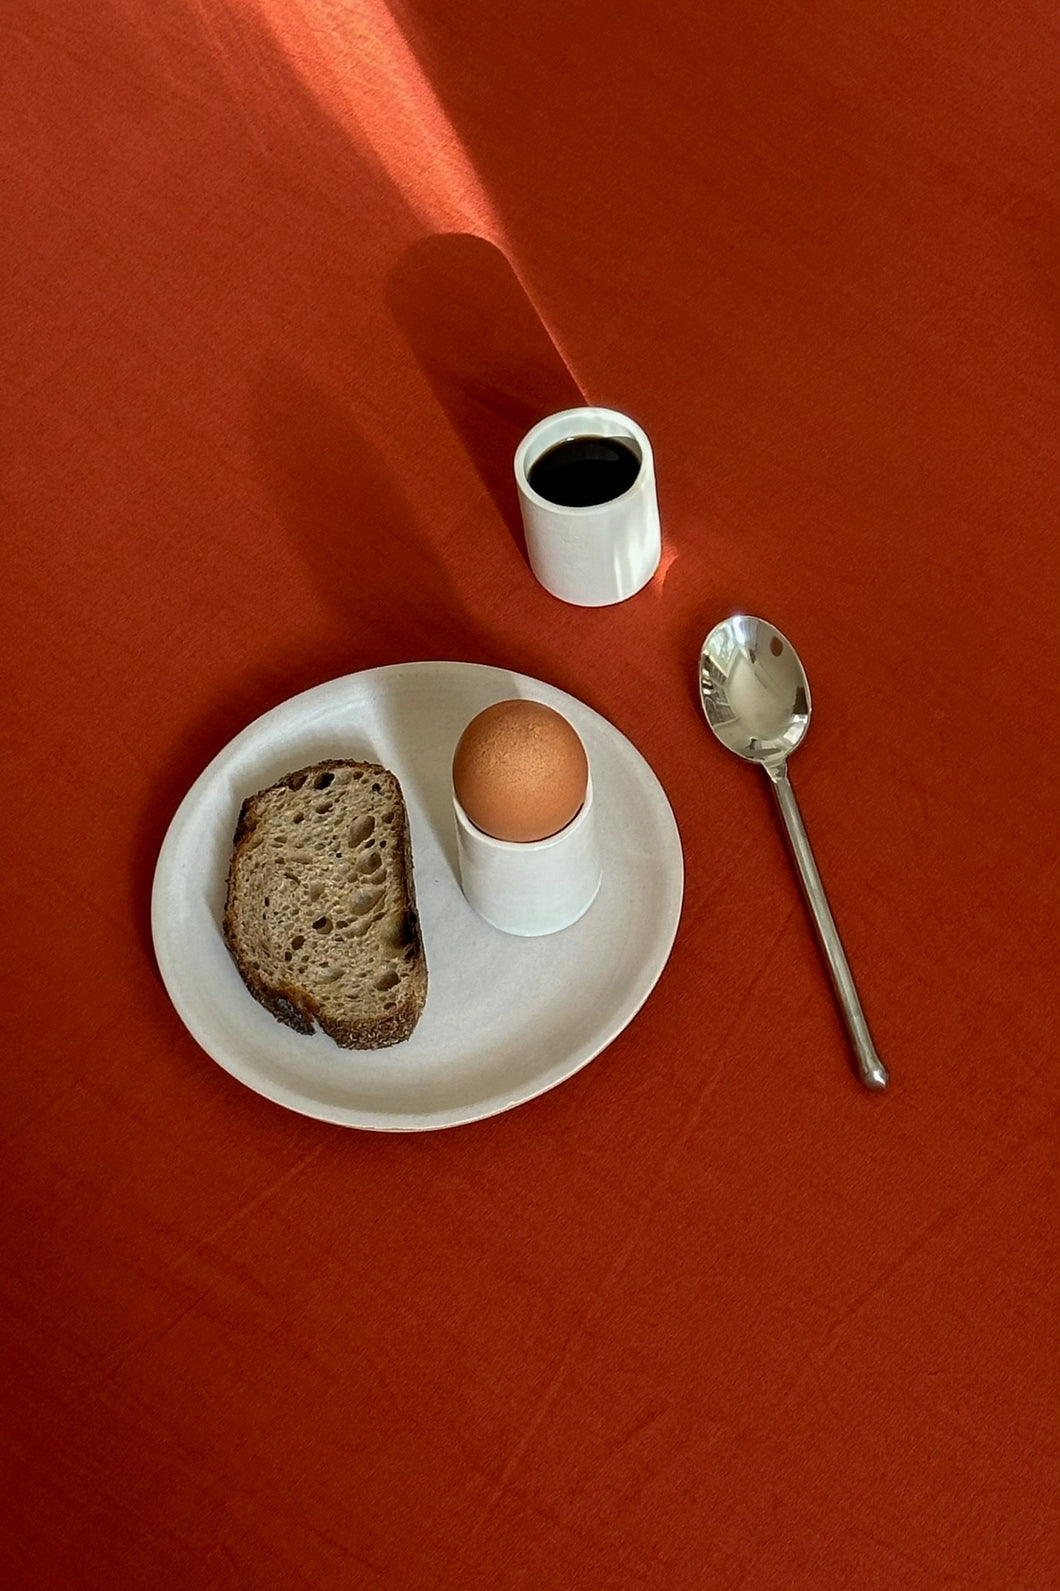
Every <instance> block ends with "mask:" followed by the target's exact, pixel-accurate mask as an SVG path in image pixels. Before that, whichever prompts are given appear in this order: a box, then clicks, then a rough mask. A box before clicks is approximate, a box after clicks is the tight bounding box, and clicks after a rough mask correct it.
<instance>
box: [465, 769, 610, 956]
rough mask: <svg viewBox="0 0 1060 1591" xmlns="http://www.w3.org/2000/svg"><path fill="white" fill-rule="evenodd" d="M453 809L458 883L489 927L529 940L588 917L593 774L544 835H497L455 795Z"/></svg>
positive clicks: (595, 855) (593, 871)
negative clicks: (575, 804)
mask: <svg viewBox="0 0 1060 1591" xmlns="http://www.w3.org/2000/svg"><path fill="white" fill-rule="evenodd" d="M453 811H454V813H455V814H456V841H457V857H458V860H459V864H460V887H461V889H462V890H463V892H464V895H465V897H466V899H467V902H468V904H469V905H470V906H471V907H472V908H473V909H474V910H475V911H476V912H477V913H478V915H479V916H480V917H481V918H483V919H484V921H485V922H487V923H489V924H490V926H491V927H493V928H499V929H500V931H501V932H502V933H505V934H517V935H519V936H520V937H522V938H524V939H531V938H537V937H539V936H541V935H542V934H554V933H558V932H559V930H560V929H561V928H569V927H570V925H571V923H576V922H577V921H578V919H579V917H584V915H585V913H586V912H587V911H588V910H589V907H590V906H591V905H592V903H593V901H594V900H595V899H596V896H597V892H598V890H599V888H600V851H599V846H598V844H597V838H596V813H595V811H594V808H593V781H592V776H591V775H590V778H589V782H588V786H587V788H586V792H585V800H584V801H583V802H582V805H581V807H580V808H579V809H578V811H577V813H576V814H575V816H574V817H573V818H571V820H570V822H569V823H568V824H567V826H566V828H563V829H560V831H559V833H558V834H550V835H549V837H548V839H547V840H525V841H516V840H495V839H494V838H493V836H492V835H491V834H484V833H483V831H482V830H481V829H479V828H476V827H475V825H474V824H473V823H472V822H471V819H470V818H469V817H468V815H467V813H466V812H465V811H464V809H463V807H462V806H461V805H460V802H459V801H458V800H457V798H456V796H455V795H454V796H453Z"/></svg>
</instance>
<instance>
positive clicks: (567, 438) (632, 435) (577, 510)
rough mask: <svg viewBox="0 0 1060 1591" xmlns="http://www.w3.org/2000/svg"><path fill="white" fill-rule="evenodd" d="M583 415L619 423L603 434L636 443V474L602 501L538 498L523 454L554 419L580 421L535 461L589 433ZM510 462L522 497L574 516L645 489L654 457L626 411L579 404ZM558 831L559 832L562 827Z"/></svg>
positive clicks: (532, 436) (541, 423) (541, 424)
mask: <svg viewBox="0 0 1060 1591" xmlns="http://www.w3.org/2000/svg"><path fill="white" fill-rule="evenodd" d="M587 415H602V416H603V417H604V418H605V419H606V420H609V421H612V422H619V423H620V424H621V425H622V427H623V430H621V431H615V432H613V433H611V432H605V433H604V435H605V436H611V435H614V436H615V437H616V438H617V439H618V440H620V441H628V442H632V443H633V444H634V445H635V446H636V448H637V451H638V453H639V454H640V468H639V469H638V471H637V477H636V479H635V480H634V481H633V482H632V483H631V484H630V485H629V486H627V487H626V489H625V491H624V492H620V493H619V494H618V496H617V497H608V498H606V499H605V500H604V501H603V502H602V503H570V504H568V503H554V502H553V501H552V500H551V498H548V497H542V495H541V493H540V492H538V491H535V490H534V488H533V487H532V486H531V485H530V476H529V471H528V470H527V467H526V459H527V454H528V453H529V452H530V450H531V448H532V447H533V445H534V443H535V442H536V441H537V440H538V436H539V434H540V432H542V431H543V430H545V429H546V428H551V427H553V426H555V425H556V424H557V422H560V421H567V422H569V423H570V424H571V425H574V424H575V422H576V421H579V420H580V421H581V425H580V426H579V427H578V428H577V429H575V430H572V431H571V432H569V433H568V434H560V435H558V436H556V437H555V438H554V439H553V440H551V441H549V442H548V443H547V444H546V446H544V447H543V448H542V449H541V452H540V453H538V454H536V455H535V457H534V461H533V462H534V463H535V464H536V463H537V460H538V458H541V457H542V456H543V455H544V454H545V453H547V452H548V449H549V448H551V447H558V446H559V444H560V443H561V442H572V441H574V440H575V438H576V437H578V436H581V435H589V434H591V433H590V432H589V431H588V430H587V429H586V428H585V417H586V416H587ZM597 434H599V433H597ZM513 462H514V469H515V480H516V485H517V486H518V488H519V490H520V491H521V492H525V494H526V496H527V497H528V498H529V499H530V501H531V502H533V503H536V504H537V505H538V506H539V507H541V508H545V509H550V510H551V511H552V512H553V513H560V514H575V515H578V516H585V515H589V514H598V513H600V511H601V510H602V509H609V508H612V507H613V506H614V504H615V503H622V502H624V501H625V500H626V498H627V497H631V496H632V495H633V493H634V492H637V491H641V490H643V489H644V488H645V485H646V483H648V482H649V481H650V479H651V476H652V473H653V471H654V456H653V454H652V448H651V443H650V442H649V440H648V437H647V434H646V433H645V431H644V430H643V429H642V428H641V427H640V426H639V425H638V424H637V422H636V420H634V419H632V418H631V417H630V416H629V415H628V414H623V412H622V410H621V409H608V408H604V407H602V406H601V405H599V404H583V405H581V406H580V407H578V408H575V409H558V410H557V411H556V413H555V414H546V415H544V416H542V418H541V419H540V420H538V421H537V423H536V424H535V425H532V426H531V427H530V430H529V431H527V433H526V435H525V436H524V437H523V439H522V441H521V442H520V443H519V446H518V447H517V448H516V450H515V458H514V461H513ZM572 821H573V819H572ZM560 832H562V830H561V831H560Z"/></svg>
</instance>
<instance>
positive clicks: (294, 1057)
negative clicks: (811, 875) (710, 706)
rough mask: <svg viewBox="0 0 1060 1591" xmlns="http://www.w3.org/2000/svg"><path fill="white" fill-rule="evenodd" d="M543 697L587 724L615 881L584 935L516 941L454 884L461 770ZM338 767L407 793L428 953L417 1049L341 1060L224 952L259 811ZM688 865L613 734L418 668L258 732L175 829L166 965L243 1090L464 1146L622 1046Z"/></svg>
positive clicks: (314, 696) (583, 730) (166, 848)
mask: <svg viewBox="0 0 1060 1591" xmlns="http://www.w3.org/2000/svg"><path fill="white" fill-rule="evenodd" d="M509 697H529V698H532V699H534V700H536V701H541V702H545V703H547V704H548V705H549V706H550V707H554V708H556V709H557V710H558V711H559V712H561V713H563V714H564V715H565V716H566V717H567V718H568V719H569V720H570V722H571V723H572V724H573V725H574V727H575V729H576V730H577V731H578V733H579V735H580V736H581V737H582V741H583V743H584V745H585V748H586V751H587V753H588V756H589V761H590V764H591V766H592V771H593V785H594V789H595V792H596V798H597V819H598V831H599V838H600V845H601V853H602V863H603V882H602V884H601V887H600V893H599V894H598V895H597V897H596V900H595V902H594V903H593V905H592V906H591V907H590V908H589V910H588V912H586V914H585V916H584V917H582V919H581V920H580V921H579V922H577V923H575V924H573V926H572V927H570V928H566V929H564V930H563V931H562V932H561V933H558V934H552V935H549V936H547V937H545V938H542V939H517V938H513V937H512V936H510V935H508V934H502V933H499V932H498V931H497V930H496V929H494V928H490V927H488V926H487V924H486V923H484V922H483V921H482V920H481V919H480V918H479V917H477V916H476V915H475V913H474V912H473V911H472V910H471V908H470V906H468V904H467V902H466V901H465V899H464V896H463V894H462V893H461V890H460V885H459V883H458V880H457V872H456V836H455V831H454V827H453V812H452V792H451V784H450V765H451V762H452V754H453V749H454V747H455V745H456V742H457V740H458V739H459V737H460V734H461V732H462V730H463V728H464V726H465V725H466V724H467V723H468V721H469V720H470V719H471V718H473V717H474V716H475V714H476V713H478V712H480V711H481V710H482V709H483V708H484V707H488V706H489V705H490V704H491V703H492V702H496V701H503V700H505V699H506V698H509ZM324 757H358V758H363V759H366V760H370V761H373V762H381V763H382V764H383V765H384V766H385V767H388V768H391V769H392V770H393V771H394V773H396V774H397V776H398V778H399V779H400V781H401V786H402V789H403V791H404V794H405V802H406V805H407V807H408V812H409V821H410V824H411V829H412V847H413V861H414V869H415V882H416V898H417V905H418V907H419V912H420V919H421V922H422V927H423V937H424V944H425V947H426V952H427V964H428V970H429V978H430V987H429V991H428V995H427V1005H426V1009H425V1010H424V1013H423V1016H422V1017H421V1018H420V1021H419V1024H418V1026H417V1027H416V1030H415V1032H414V1033H413V1035H412V1037H411V1038H410V1039H408V1040H407V1041H406V1042H405V1043H403V1044H399V1045H395V1046H393V1047H391V1048H390V1049H386V1050H363V1051H361V1050H342V1049H339V1048H338V1046H337V1045H335V1044H333V1043H332V1041H331V1040H330V1039H329V1038H327V1037H326V1035H324V1034H322V1033H317V1034H315V1035H314V1036H313V1037H312V1038H306V1037H304V1036H302V1035H301V1034H298V1033H295V1032H293V1031H292V1030H291V1029H290V1028H287V1027H284V1026H283V1025H282V1024H281V1023H279V1022H277V1021H276V1020H275V1019H274V1018H273V1017H271V1016H270V1015H269V1014H268V1012H267V1011H266V1010H264V1008H263V1007H262V1006H260V1005H258V1003H257V1001H255V1000H254V999H253V998H252V997H251V995H250V994H249V993H248V992H247V990H246V988H245V987H244V985H243V982H242V980H241V978H240V976H239V974H238V972H237V971H236V969H235V966H234V965H233V963H232V960H231V958H230V956H229V954H228V951H227V949H226V948H225V944H224V940H223V939H222V937H221V928H220V923H221V916H222V912H223V908H224V895H225V880H226V877H227V872H228V861H229V856H230V854H231V848H232V837H233V834H234V832H235V826H236V819H237V817H238V815H239V808H240V805H241V803H242V801H243V799H244V797H245V796H248V795H251V794H252V793H253V792H254V791H256V790H260V789H262V788H263V787H264V786H266V785H268V784H271V783H272V782H273V780H275V779H278V778H279V777H280V776H281V775H282V774H284V773H288V772H290V771H291V770H292V769H294V768H298V767H301V766H304V765H305V764H307V763H312V762H317V761H319V760H320V759H321V758H324ZM683 888H684V864H683V858H682V853H681V841H680V837H679V835H678V832H677V825H676V823H675V821H674V816H673V813H672V811H671V810H670V804H669V802H668V801H667V799H666V795H665V794H664V792H663V789H662V787H661V785H660V784H659V781H658V780H657V779H656V777H655V775H654V774H653V773H652V771H651V769H650V768H649V767H648V764H647V763H646V762H645V761H644V759H643V757H642V756H641V755H640V753H639V752H638V751H636V750H635V749H634V747H633V746H631V745H630V743H629V741H628V740H626V739H625V737H624V736H623V735H621V734H619V732H618V730H617V729H615V728H614V726H613V725H612V724H609V723H608V722H607V720H606V719H604V718H601V717H600V715H599V714H598V713H595V712H593V711H592V709H591V708H589V707H586V706H585V704H584V703H583V702H579V701H577V700H576V699H575V698H574V697H573V696H568V695H566V694H565V692H563V691H559V690H555V689H554V688H553V687H552V686H550V685H545V684H542V683H541V681H539V680H534V679H528V678H527V677H526V676H525V675H522V674H512V673H508V672H507V671H506V670H503V669H495V668H485V667H482V666H480V665H478V664H472V663H400V664H396V665H394V666H392V667H389V668H378V669H369V670H366V671H365V672H364V673H360V674H350V675H348V676H346V677H345V678H343V679H336V680H331V681H329V682H328V683H327V684H325V685H319V686H317V687H316V688H315V689H313V690H309V691H305V692H303V693H302V694H301V695H299V696H294V697H292V698H291V699H290V700H289V701H286V702H284V703H282V705H281V706H279V707H276V708H274V709H273V710H272V711H271V712H268V713H266V714H265V715H264V716H263V717H261V718H259V719H256V720H255V722H254V723H252V724H250V725H249V726H248V727H247V728H246V729H244V730H243V731H242V733H241V734H239V735H237V736H236V737H235V739H234V740H232V741H231V742H230V743H229V745H228V746H226V747H225V749H224V750H223V751H222V752H221V753H220V754H219V755H218V756H217V757H215V758H214V760H213V762H211V763H210V765H209V767H208V768H207V769H206V770H205V772H204V773H203V774H202V775H201V776H200V777H199V778H198V780H196V782H195V784H194V785H193V786H192V788H191V789H190V790H189V792H188V794H187V795H186V796H185V798H184V800H183V802H182V803H181V805H180V807H179V808H178V810H177V812H176V815H175V816H174V818H173V821H172V823H171V824H170V827H169V831H168V833H167V835H166V838H165V841H164V843H163V846H162V850H161V852H160V854H159V859H158V865H157V868H156V871H155V880H154V890H153V895H152V901H151V924H152V932H153V935H154V943H155V952H156V955H157V957H158V964H159V967H160V969H161V972H162V977H163V979H164V981H165V984H166V988H167V989H168V991H169V995H170V998H171V999H172V1001H173V1004H174V1006H175V1007H176V1009H177V1011H178V1013H179V1015H180V1017H181V1019H182V1020H183V1022H184V1024H185V1026H186V1027H187V1029H188V1031H189V1032H190V1033H191V1035H192V1037H193V1038H194V1039H195V1040H196V1041H197V1042H198V1043H199V1044H200V1045H201V1046H202V1048H203V1049H204V1050H205V1051H206V1053H207V1054H208V1055H210V1056H211V1057H212V1058H213V1059H214V1060H215V1061H217V1062H218V1064H219V1065H221V1066H223V1067H224V1068H225V1070H226V1071H228V1072H231V1073H232V1075H233V1076H234V1077H237V1078H239V1080H240V1082H243V1083H246V1084H247V1086H248V1087H249V1088H252V1089H254V1090H255V1091H256V1092H257V1093H259V1094H263V1095H264V1096H265V1097H266V1098H267V1099H271V1100H274V1101H275V1102H276V1103H277V1104H278V1105H284V1106H286V1107H287V1108H288V1109H290V1110H297V1111H301V1112H302V1113H303V1114H304V1115H307V1116H316V1117H319V1118H320V1119H321V1120H324V1121H332V1122H338V1123H341V1124H342V1125H344V1126H348V1127H367V1128H375V1129H379V1130H383V1131H391V1132H398V1131H420V1130H423V1129H427V1128H436V1127H453V1126H456V1125H458V1124H460V1123H462V1122H470V1121H476V1120H478V1119H479V1118H481V1117H484V1116H492V1115H495V1114H496V1113H497V1112H499V1111H503V1110H508V1109H510V1108H511V1107H512V1106H514V1105H520V1104H523V1103H524V1102H525V1101H526V1100H529V1099H533V1098H534V1097H535V1096H536V1095H538V1094H542V1093H544V1092H545V1090H546V1089H549V1088H554V1087H555V1085H556V1084H557V1083H561V1082H563V1081H564V1080H565V1079H566V1078H568V1077H570V1076H571V1075H572V1074H573V1073H574V1072H576V1071H578V1070H579V1068H580V1067H582V1066H584V1065H585V1064H586V1062H588V1061H591V1060H592V1059H593V1057H594V1056H596V1055H599V1053H600V1051H601V1050H603V1049H604V1048H605V1047H606V1045H608V1044H609V1043H610V1042H611V1040H612V1039H614V1038H615V1036H616V1034H618V1033H620V1032H621V1031H622V1029H623V1028H624V1027H626V1025H627V1024H628V1023H629V1022H630V1021H631V1020H632V1018H633V1017H634V1016H635V1015H636V1013H637V1011H638V1010H639V1009H640V1007H641V1006H642V1005H643V1003H644V1001H645V1000H646V999H647V997H648V995H649V994H650V993H651V990H652V988H653V987H654V985H655V982H656V980H657V979H658V977H659V974H660V973H661V972H662V969H663V967H664V966H665V964H666V959H667V957H668V955H669V953H670V948H671V946H672V944H673V940H674V935H675V933H676V932H677V923H678V918H679V917H680V914H681V900H682V894H683Z"/></svg>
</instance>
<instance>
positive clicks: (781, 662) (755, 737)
mask: <svg viewBox="0 0 1060 1591" xmlns="http://www.w3.org/2000/svg"><path fill="white" fill-rule="evenodd" d="M699 689H700V697H701V700H702V702H703V711H704V712H705V713H706V715H707V722H708V723H709V724H710V727H711V729H713V731H714V733H715V735H717V737H718V739H719V740H720V741H721V743H722V745H723V746H726V747H727V748H728V750H729V751H733V752H735V753H736V755H737V756H738V757H743V758H745V759H746V760H747V761H748V762H761V763H773V764H776V763H778V762H783V761H784V760H785V759H786V758H787V756H788V755H789V753H791V752H793V751H794V750H795V747H796V746H797V745H798V744H799V742H800V741H801V740H802V738H803V736H804V735H805V733H806V731H807V729H809V727H810V711H811V702H810V683H809V681H808V679H807V678H806V671H805V669H804V668H803V666H802V664H801V662H800V661H799V656H798V653H797V652H796V651H795V648H794V647H793V646H792V644H791V642H790V641H789V640H788V639H787V637H786V636H784V635H781V633H780V631H779V630H775V629H774V628H773V626H772V625H771V624H766V623H765V622H764V621H763V620H762V619H752V618H749V617H748V616H747V615H746V614H743V613H738V614H736V615H734V616H733V617H732V618H731V619H726V620H725V621H724V623H722V624H718V625H715V627H714V629H713V630H711V632H710V634H709V635H708V636H707V639H706V640H705V641H704V643H703V650H702V652H701V653H700V659H699Z"/></svg>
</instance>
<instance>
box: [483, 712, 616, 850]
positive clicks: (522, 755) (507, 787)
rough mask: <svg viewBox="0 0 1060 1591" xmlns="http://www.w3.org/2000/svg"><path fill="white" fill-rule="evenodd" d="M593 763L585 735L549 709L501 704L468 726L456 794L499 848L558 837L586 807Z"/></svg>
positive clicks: (560, 715)
mask: <svg viewBox="0 0 1060 1591" xmlns="http://www.w3.org/2000/svg"><path fill="white" fill-rule="evenodd" d="M588 782H589V761H588V758H587V757H586V755H585V747H584V746H583V745H582V743H581V741H580V740H579V738H578V735H577V732H576V731H575V730H574V729H573V728H572V726H571V725H570V724H569V723H568V722H567V720H566V719H565V718H564V717H563V716H562V714H560V713H557V712H556V711H554V709H553V708H551V707H546V706H545V705H544V704H543V703H542V702H531V701H522V700H520V701H507V702H495V703H494V705H493V706H492V707H487V708H486V710H485V711H484V712H481V713H479V714H478V716H477V717H476V718H473V719H472V720H471V722H470V723H469V724H468V726H467V728H466V729H465V730H464V733H463V734H462V735H461V737H460V740H459V742H458V744H457V748H456V752H455V754H454V757H453V793H454V795H455V796H456V799H457V800H458V801H459V803H460V805H461V806H462V807H463V809H464V811H465V813H466V814H467V816H468V818H469V819H470V820H471V822H472V823H473V824H474V825H475V827H476V828H478V829H481V830H482V831H483V833H485V834H490V835H492V836H493V838H494V839H495V840H514V841H519V842H523V843H525V842H527V841H530V840H544V839H547V838H548V837H549V836H550V835H552V834H557V833H558V832H559V830H560V829H563V828H566V826H567V824H568V823H569V822H570V821H571V819H572V818H573V817H574V816H575V815H576V814H577V812H578V810H579V808H580V807H581V805H582V803H583V802H584V800H585V792H586V788H587V786H588Z"/></svg>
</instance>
